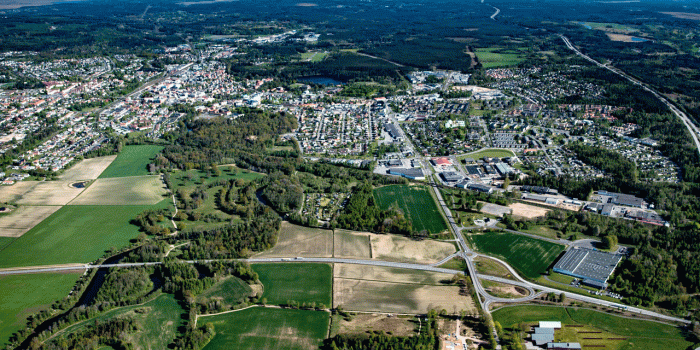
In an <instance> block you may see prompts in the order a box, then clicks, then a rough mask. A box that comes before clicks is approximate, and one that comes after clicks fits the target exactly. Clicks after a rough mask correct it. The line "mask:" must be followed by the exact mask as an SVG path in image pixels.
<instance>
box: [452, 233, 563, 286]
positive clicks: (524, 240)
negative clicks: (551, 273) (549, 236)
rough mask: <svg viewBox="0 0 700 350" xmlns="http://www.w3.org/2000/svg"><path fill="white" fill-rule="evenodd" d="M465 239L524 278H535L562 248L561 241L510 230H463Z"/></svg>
mask: <svg viewBox="0 0 700 350" xmlns="http://www.w3.org/2000/svg"><path fill="white" fill-rule="evenodd" d="M465 238H467V240H469V242H471V244H472V246H473V247H474V248H475V249H476V250H478V251H479V252H482V253H484V254H488V255H493V256H496V257H499V258H502V259H503V260H505V261H506V262H507V263H508V264H510V266H512V267H513V268H515V269H516V270H517V271H519V272H520V274H522V275H523V276H524V277H528V278H537V277H539V276H540V273H542V272H544V271H545V270H546V269H547V267H549V265H550V264H551V263H552V262H553V261H554V259H556V258H557V256H558V255H559V253H561V252H562V251H563V250H564V246H562V245H561V244H555V243H551V242H545V241H541V240H538V239H534V238H530V237H525V236H521V235H518V234H515V233H510V232H472V233H471V234H470V233H466V232H465Z"/></svg>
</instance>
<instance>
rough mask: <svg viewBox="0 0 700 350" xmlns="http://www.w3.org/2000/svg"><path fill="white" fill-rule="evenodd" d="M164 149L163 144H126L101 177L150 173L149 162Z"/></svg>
mask: <svg viewBox="0 0 700 350" xmlns="http://www.w3.org/2000/svg"><path fill="white" fill-rule="evenodd" d="M162 150H163V147H161V146H151V145H140V146H125V147H124V148H123V149H122V151H121V152H120V153H119V155H118V156H117V159H115V160H114V162H112V164H110V165H109V167H107V169H105V171H104V172H102V174H101V175H100V178H106V177H127V176H140V175H148V169H147V168H146V167H147V166H148V163H151V162H152V161H153V159H154V158H155V156H156V155H157V154H158V153H160V151H162Z"/></svg>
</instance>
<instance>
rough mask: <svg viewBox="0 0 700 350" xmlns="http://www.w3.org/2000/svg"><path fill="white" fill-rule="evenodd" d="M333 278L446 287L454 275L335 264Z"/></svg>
mask: <svg viewBox="0 0 700 350" xmlns="http://www.w3.org/2000/svg"><path fill="white" fill-rule="evenodd" d="M333 277H335V278H343V279H359V280H367V281H379V282H394V283H406V284H425V285H444V284H443V283H442V281H449V280H450V279H452V275H450V274H447V273H435V272H429V271H418V270H416V271H413V270H406V269H399V268H394V267H385V266H366V265H355V264H335V267H334V269H333Z"/></svg>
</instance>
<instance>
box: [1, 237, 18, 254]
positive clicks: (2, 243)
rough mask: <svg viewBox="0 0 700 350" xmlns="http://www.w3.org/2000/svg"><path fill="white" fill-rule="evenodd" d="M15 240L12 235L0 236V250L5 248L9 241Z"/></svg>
mask: <svg viewBox="0 0 700 350" xmlns="http://www.w3.org/2000/svg"><path fill="white" fill-rule="evenodd" d="M14 240H15V238H14V237H0V251H2V250H3V249H5V247H7V246H8V245H10V243H12V242H13V241H14Z"/></svg>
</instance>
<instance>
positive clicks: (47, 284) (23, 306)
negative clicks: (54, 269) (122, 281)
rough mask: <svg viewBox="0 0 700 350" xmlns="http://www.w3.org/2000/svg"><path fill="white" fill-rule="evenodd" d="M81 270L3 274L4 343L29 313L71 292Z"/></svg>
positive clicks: (0, 312)
mask: <svg viewBox="0 0 700 350" xmlns="http://www.w3.org/2000/svg"><path fill="white" fill-rule="evenodd" d="M80 275H81V273H79V272H78V273H73V272H71V273H41V274H29V275H8V276H0V347H3V348H4V346H5V344H7V341H8V340H9V339H10V336H12V334H13V333H15V332H17V331H18V330H20V329H21V328H22V327H23V326H24V325H25V323H26V322H27V316H29V315H31V314H34V313H36V312H38V311H39V310H42V309H45V308H48V307H49V306H50V305H51V303H53V302H54V301H56V300H59V299H62V298H63V297H65V296H68V292H69V291H70V290H71V288H72V287H73V285H74V284H75V281H77V280H78V277H80Z"/></svg>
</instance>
